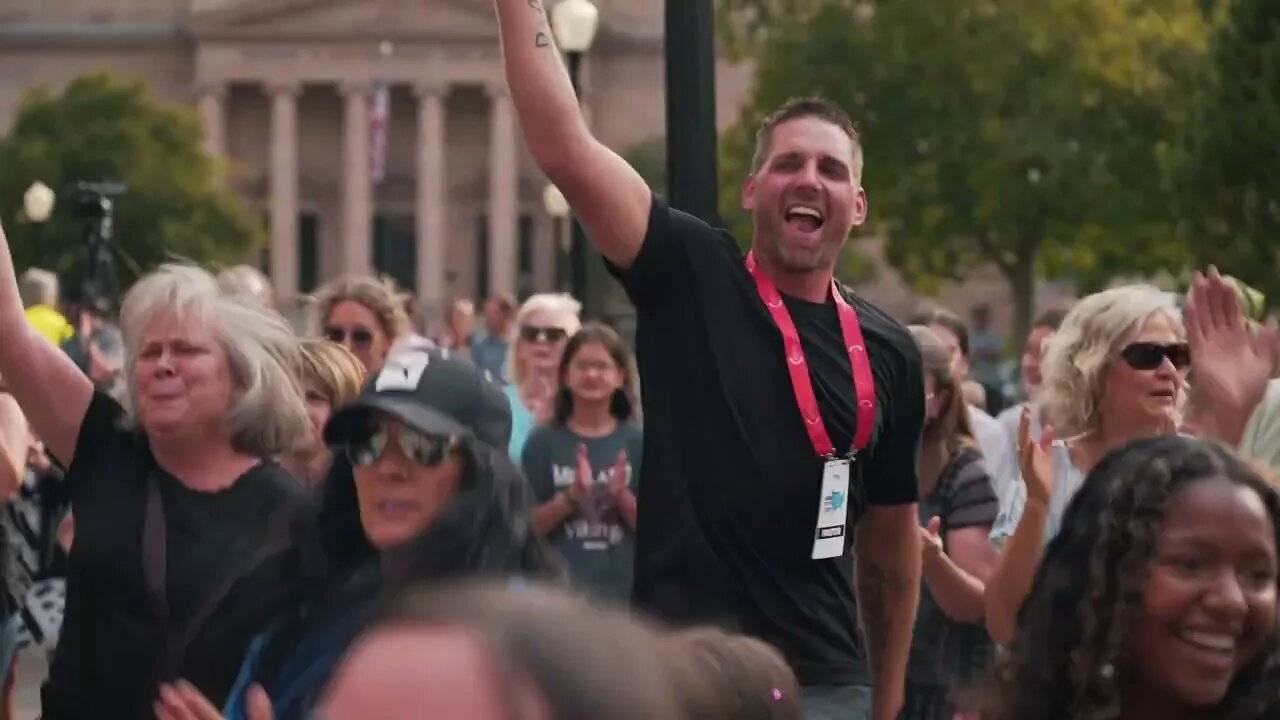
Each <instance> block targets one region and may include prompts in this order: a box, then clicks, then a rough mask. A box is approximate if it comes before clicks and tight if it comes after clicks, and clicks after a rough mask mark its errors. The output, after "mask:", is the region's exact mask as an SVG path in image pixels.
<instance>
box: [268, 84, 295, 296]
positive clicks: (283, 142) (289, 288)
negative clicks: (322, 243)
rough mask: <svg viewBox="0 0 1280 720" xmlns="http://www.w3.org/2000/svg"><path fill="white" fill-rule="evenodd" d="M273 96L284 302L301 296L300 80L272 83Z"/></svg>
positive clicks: (278, 286)
mask: <svg viewBox="0 0 1280 720" xmlns="http://www.w3.org/2000/svg"><path fill="white" fill-rule="evenodd" d="M266 90H267V94H268V96H269V97H270V98H271V150H270V153H269V157H270V160H271V166H270V168H269V169H268V182H269V185H270V189H271V209H270V218H271V220H270V222H271V266H270V270H271V282H272V285H274V286H275V292H276V297H277V298H278V299H279V301H280V302H281V303H282V305H285V304H287V305H292V304H293V303H294V302H296V301H297V299H298V95H299V93H300V90H301V88H300V87H299V86H298V85H297V84H296V83H274V84H271V85H268V86H267V88H266Z"/></svg>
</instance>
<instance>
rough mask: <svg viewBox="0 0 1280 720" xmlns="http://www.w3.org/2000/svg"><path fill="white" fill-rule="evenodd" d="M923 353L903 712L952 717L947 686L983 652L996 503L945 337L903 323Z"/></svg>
mask: <svg viewBox="0 0 1280 720" xmlns="http://www.w3.org/2000/svg"><path fill="white" fill-rule="evenodd" d="M910 330H911V333H912V335H914V336H915V339H916V343H917V344H918V345H919V346H920V353H921V357H922V358H923V360H924V374H925V377H924V387H925V418H926V419H925V427H924V438H923V439H922V441H921V443H920V463H919V467H920V477H919V483H920V522H921V524H922V525H923V526H924V529H923V530H922V535H923V538H922V540H923V542H922V543H921V546H922V548H923V550H924V557H923V575H922V579H923V585H924V587H923V591H922V592H921V593H920V608H919V610H918V611H917V612H916V625H915V632H914V633H913V636H912V639H911V656H910V659H909V661H908V663H907V685H906V699H905V702H904V705H903V710H902V717H903V719H904V720H952V717H953V716H954V715H955V707H954V706H953V704H952V692H953V690H954V689H955V688H956V687H958V686H962V685H964V684H967V683H968V681H969V680H970V679H971V678H972V677H973V675H974V673H976V672H978V671H980V670H981V669H982V668H983V667H984V666H985V665H986V662H987V659H988V656H989V652H990V649H991V640H990V638H989V637H988V636H987V632H986V629H985V628H984V626H983V624H982V614H983V609H984V607H983V603H982V600H983V592H984V587H985V585H986V580H987V578H988V577H989V576H990V574H991V568H992V566H993V565H994V563H995V550H994V549H993V548H992V546H991V541H990V540H989V539H988V536H989V534H990V533H991V524H992V523H993V522H994V521H995V518H996V512H997V510H998V503H997V501H996V496H995V492H994V491H993V490H992V489H991V480H990V478H989V477H988V476H987V471H986V469H985V468H984V467H983V463H982V453H981V452H980V451H979V450H978V443H977V440H976V439H975V438H974V434H973V429H972V427H971V426H970V424H969V409H968V406H967V403H966V402H965V398H964V392H963V388H962V387H961V386H960V384H959V383H957V382H956V381H955V378H954V376H953V375H952V374H951V370H950V366H951V358H950V354H949V353H948V352H947V350H946V347H945V346H944V345H943V344H942V343H941V342H940V341H939V340H938V338H937V337H935V336H934V334H933V332H932V331H931V330H929V328H926V327H922V326H918V325H913V326H911V328H910Z"/></svg>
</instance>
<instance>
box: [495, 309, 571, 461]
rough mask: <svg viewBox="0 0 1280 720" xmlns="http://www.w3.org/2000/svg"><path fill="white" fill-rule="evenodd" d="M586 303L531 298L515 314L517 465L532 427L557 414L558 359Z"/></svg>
mask: <svg viewBox="0 0 1280 720" xmlns="http://www.w3.org/2000/svg"><path fill="white" fill-rule="evenodd" d="M581 312H582V303H580V302H578V301H577V300H574V299H573V297H572V296H571V295H567V294H564V293H539V294H537V295H531V296H529V299H528V300H525V301H524V304H523V305H521V306H520V310H519V311H518V312H517V313H516V332H517V335H516V339H515V342H513V343H511V347H510V349H509V350H508V351H507V372H508V373H509V374H510V377H511V384H510V385H508V386H507V388H506V391H507V397H508V398H510V400H511V445H510V446H509V448H508V449H509V450H510V452H511V460H512V462H515V463H516V464H517V466H518V465H519V464H520V463H521V462H522V460H523V456H524V442H525V440H527V439H528V437H529V432H530V431H532V430H533V428H535V427H537V426H538V425H541V424H542V423H545V422H546V421H547V420H549V419H551V415H552V413H553V411H554V410H555V397H556V392H557V391H559V389H560V382H559V380H558V379H557V378H558V374H559V371H560V358H561V356H562V355H564V346H565V344H567V343H568V342H569V337H570V336H572V335H574V334H575V333H577V332H578V330H579V329H580V328H581V327H582V320H581V318H579V313H581Z"/></svg>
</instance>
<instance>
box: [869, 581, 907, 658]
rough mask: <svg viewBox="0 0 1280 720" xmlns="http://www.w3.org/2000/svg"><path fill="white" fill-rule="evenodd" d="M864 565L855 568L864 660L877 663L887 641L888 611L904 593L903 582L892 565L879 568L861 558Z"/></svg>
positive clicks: (888, 634)
mask: <svg viewBox="0 0 1280 720" xmlns="http://www.w3.org/2000/svg"><path fill="white" fill-rule="evenodd" d="M859 563H860V564H864V563H865V567H860V568H859V569H858V605H859V607H860V608H861V609H862V612H861V613H859V615H860V616H861V620H862V634H863V636H864V637H865V638H866V640H867V659H868V660H869V661H870V662H871V663H872V668H873V669H875V664H876V663H879V662H881V660H882V659H883V658H884V654H885V652H886V651H887V650H888V645H889V642H890V635H891V634H890V633H889V626H890V617H889V616H890V614H891V613H892V610H893V608H894V607H895V606H896V605H898V604H899V603H901V601H902V599H903V596H904V595H906V590H907V583H906V581H905V580H904V579H903V577H902V576H901V574H900V573H898V572H897V571H896V570H895V569H893V568H883V567H880V566H879V565H876V564H875V563H873V562H871V561H869V560H866V559H864V558H860V559H859Z"/></svg>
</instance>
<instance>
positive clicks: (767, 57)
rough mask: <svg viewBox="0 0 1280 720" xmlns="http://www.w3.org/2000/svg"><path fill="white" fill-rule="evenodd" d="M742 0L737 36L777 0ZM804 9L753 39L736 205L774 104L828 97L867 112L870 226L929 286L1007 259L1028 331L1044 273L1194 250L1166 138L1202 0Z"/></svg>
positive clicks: (1128, 267)
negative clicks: (1175, 200)
mask: <svg viewBox="0 0 1280 720" xmlns="http://www.w3.org/2000/svg"><path fill="white" fill-rule="evenodd" d="M733 4H735V5H738V6H739V7H737V8H736V10H734V12H736V13H737V14H736V18H737V21H736V22H737V23H738V24H737V25H736V26H734V28H735V32H736V31H738V30H737V28H741V27H751V25H750V24H749V22H748V20H749V18H751V17H754V16H752V15H750V13H749V11H748V10H747V9H746V6H750V5H753V4H756V5H761V6H765V5H770V4H771V3H770V2H769V0H759V2H758V3H757V2H756V0H733ZM803 6H804V7H803V12H799V13H796V14H795V15H794V16H793V18H792V19H791V20H786V19H782V20H779V19H777V17H776V16H771V17H773V19H774V23H773V24H772V25H770V26H769V27H768V28H767V29H765V30H759V31H758V32H756V34H755V35H752V36H749V39H750V40H751V42H754V43H755V46H754V47H755V48H756V50H755V52H754V59H755V60H756V62H757V68H756V72H757V74H756V86H755V88H754V92H753V95H752V98H751V101H750V102H749V104H748V107H747V108H746V110H745V112H744V114H743V117H742V119H741V123H740V124H739V126H738V127H737V128H735V129H734V131H733V132H731V133H730V136H729V137H728V138H726V140H725V142H724V150H725V153H726V154H725V156H724V158H723V159H722V166H723V167H725V168H726V174H725V185H724V187H723V193H722V195H723V197H724V206H725V208H724V209H725V210H726V211H729V210H731V208H732V206H733V204H734V203H733V202H732V201H731V200H730V198H732V197H734V196H735V195H736V189H735V188H734V187H732V186H730V185H729V178H731V177H732V176H733V175H737V176H738V178H739V180H738V181H736V182H740V178H741V176H742V172H743V170H744V169H745V168H744V165H745V163H747V162H749V157H750V153H749V152H747V153H744V152H743V148H744V146H745V145H746V144H747V143H749V142H750V139H751V133H752V132H753V130H754V128H755V126H756V125H757V124H758V122H759V121H760V120H761V118H762V117H764V116H765V115H766V114H767V113H768V112H769V111H771V110H772V109H773V108H775V107H777V106H778V105H779V104H781V103H782V102H784V101H785V100H786V99H787V98H789V97H794V96H797V95H807V94H815V95H822V96H825V97H827V98H830V99H832V100H834V101H836V102H838V103H839V104H840V105H841V106H843V107H844V108H845V109H846V110H848V111H849V112H850V113H851V114H852V115H853V117H854V118H855V120H856V121H857V123H858V125H859V127H860V132H861V134H862V138H863V142H864V147H865V157H866V171H865V174H864V178H863V184H864V186H865V187H866V189H867V191H868V195H869V197H870V200H871V210H872V212H871V217H872V222H871V223H870V224H869V226H868V230H869V231H871V232H876V233H882V234H884V235H885V236H886V237H887V238H888V240H889V242H888V246H887V247H888V258H889V260H890V262H891V263H893V265H894V266H895V267H897V268H898V269H899V271H900V272H902V274H903V275H904V277H905V278H906V279H907V280H908V281H910V282H912V283H913V284H915V285H916V287H917V288H918V289H921V290H923V291H926V292H927V291H930V290H932V289H934V288H935V286H936V285H937V284H938V283H939V282H940V281H943V280H948V279H953V278H959V277H962V276H963V275H964V274H966V273H967V272H969V271H971V270H972V269H973V268H974V267H975V266H977V265H980V264H985V263H994V264H995V265H996V266H997V267H998V268H999V269H1000V270H1001V272H1002V273H1003V275H1004V276H1005V278H1006V279H1007V280H1008V281H1009V282H1010V283H1011V285H1012V287H1013V290H1014V295H1015V299H1016V301H1017V303H1016V304H1017V306H1018V307H1017V310H1018V311H1019V312H1020V313H1021V314H1020V316H1019V317H1018V323H1017V324H1018V327H1019V328H1025V327H1026V325H1027V324H1028V323H1029V316H1030V314H1031V313H1032V312H1033V311H1034V309H1033V308H1032V289H1033V281H1034V279H1035V277H1036V276H1037V274H1050V275H1064V274H1065V275H1069V276H1070V277H1072V278H1074V279H1075V280H1077V281H1078V282H1079V283H1081V284H1082V285H1083V286H1085V287H1086V288H1087V287H1089V286H1095V285H1099V284H1102V283H1104V282H1105V281H1106V280H1107V279H1108V278H1109V277H1111V276H1112V275H1114V274H1118V273H1122V272H1124V273H1129V272H1142V271H1145V270H1148V269H1151V268H1164V267H1168V266H1170V265H1171V264H1173V265H1178V264H1180V263H1182V262H1184V259H1185V255H1186V253H1185V248H1184V247H1183V245H1182V244H1180V243H1178V242H1176V240H1175V239H1174V237H1175V236H1174V233H1173V225H1172V223H1171V222H1170V205H1171V202H1170V196H1171V193H1170V189H1171V183H1170V182H1169V181H1168V180H1167V178H1169V177H1170V164H1171V162H1172V160H1171V158H1172V157H1173V156H1174V155H1175V153H1174V152H1173V150H1172V149H1171V147H1170V145H1169V141H1168V138H1170V137H1176V136H1177V133H1178V131H1179V129H1180V128H1183V127H1184V125H1183V123H1185V122H1186V119H1187V118H1186V117H1185V116H1186V114H1187V111H1186V110H1184V109H1181V108H1183V107H1184V106H1185V102H1184V101H1183V98H1181V97H1180V94H1181V93H1183V92H1184V88H1185V83H1186V82H1187V78H1188V77H1190V75H1191V74H1192V73H1193V71H1194V69H1195V68H1197V67H1198V66H1199V65H1198V63H1200V62H1202V57H1203V54H1204V51H1205V47H1206V45H1207V35H1208V31H1207V24H1206V23H1205V20H1204V17H1203V15H1202V13H1201V11H1200V9H1199V7H1198V6H1197V0H1153V1H1152V2H1147V3H1142V4H1138V3H1134V2H1120V1H1117V0H932V1H931V2H930V3H928V5H927V7H926V6H922V5H920V4H918V3H900V2H880V3H876V4H875V5H874V12H870V9H871V6H870V4H869V3H863V2H850V1H849V0H808V1H807V2H803ZM722 11H723V12H730V9H729V7H728V6H727V5H722ZM743 18H747V19H748V20H744V19H743Z"/></svg>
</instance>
